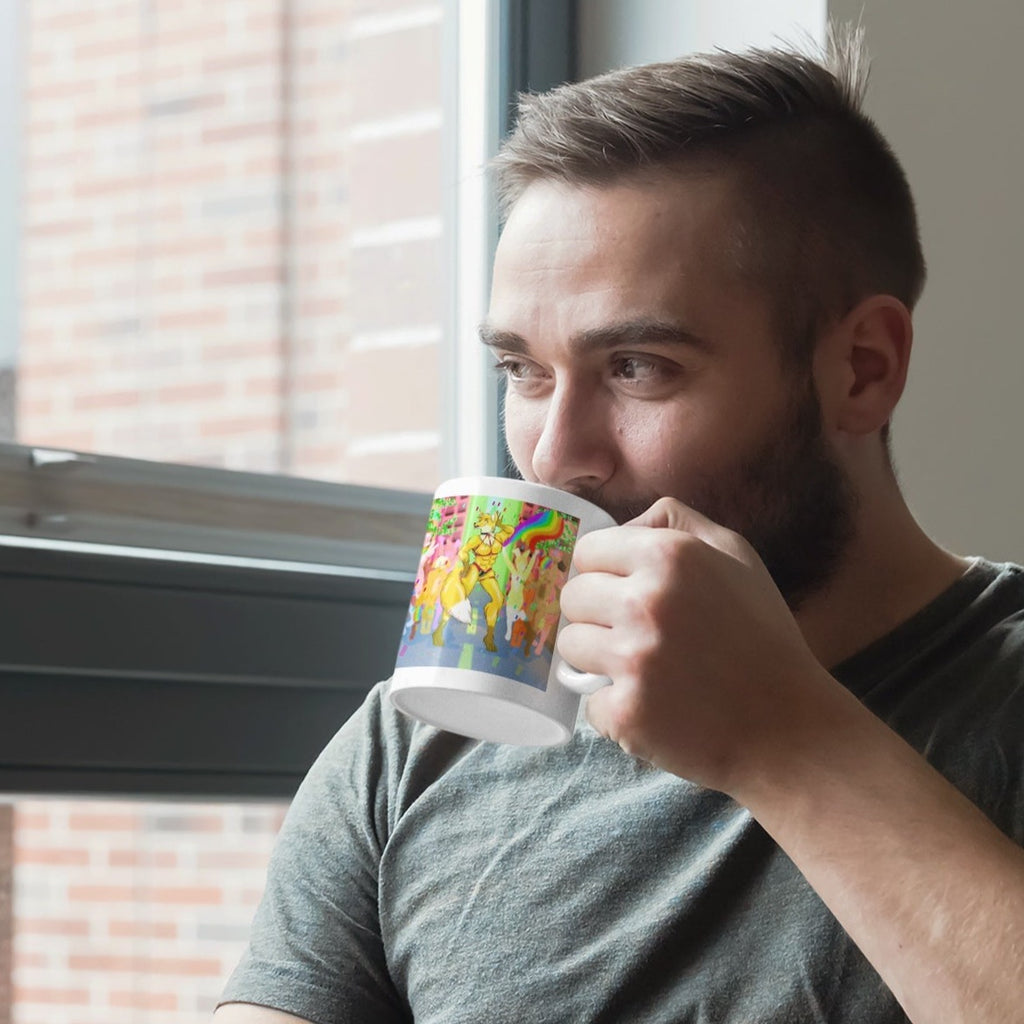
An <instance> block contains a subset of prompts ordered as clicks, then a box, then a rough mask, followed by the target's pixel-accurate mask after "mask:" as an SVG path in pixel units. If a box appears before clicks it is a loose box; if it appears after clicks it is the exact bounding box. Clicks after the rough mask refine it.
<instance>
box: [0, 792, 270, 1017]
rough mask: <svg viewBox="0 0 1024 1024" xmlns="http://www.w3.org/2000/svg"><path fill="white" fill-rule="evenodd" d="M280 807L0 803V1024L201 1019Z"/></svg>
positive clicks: (241, 929) (244, 923) (255, 891)
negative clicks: (8, 894) (0, 1023)
mask: <svg viewBox="0 0 1024 1024" xmlns="http://www.w3.org/2000/svg"><path fill="white" fill-rule="evenodd" d="M285 808H286V805H285V804H283V803H266V804H263V803H244V804H218V803H172V802H164V801H159V802H145V803H143V802H135V801H110V800H105V801H96V800H75V799H70V798H69V799H52V800H49V799H48V800H38V799H31V800H29V799H18V800H16V801H14V802H8V803H5V804H0V1021H4V1022H7V1021H8V1020H9V1021H10V1022H11V1024H195V1022H197V1021H205V1020H207V1019H209V1015H210V1013H211V1012H212V1010H213V1007H214V1005H215V1003H216V1000H217V998H218V996H219V995H220V991H221V989H222V988H223V985H224V982H225V980H226V978H227V975H228V974H229V973H230V971H231V970H232V969H233V968H234V966H235V964H236V963H237V961H238V958H239V956H240V955H241V952H242V949H243V947H244V945H245V941H246V937H247V934H248V930H249V924H250V922H251V919H252V915H253V912H254V911H255V908H256V903H257V902H258V900H259V897H260V895H261V893H262V891H263V885H264V880H265V875H266V864H267V859H268V858H269V855H270V849H271V846H272V844H273V841H274V837H275V836H276V834H277V831H278V828H279V827H280V824H281V820H282V818H283V816H284V813H285ZM5 890H6V891H8V892H13V899H12V900H10V901H6V902H5V901H4V899H3V893H4V891H5ZM4 936H7V937H8V941H7V943H6V958H5V955H4V951H5V943H4ZM5 959H6V961H7V962H6V964H5V963H4V960H5ZM8 979H9V983H8Z"/></svg>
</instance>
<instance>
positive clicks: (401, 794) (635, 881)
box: [223, 560, 1024, 1024]
mask: <svg viewBox="0 0 1024 1024" xmlns="http://www.w3.org/2000/svg"><path fill="white" fill-rule="evenodd" d="M835 674H836V676H837V678H839V679H840V680H841V681H842V682H843V683H844V684H845V685H847V686H848V687H849V688H850V689H851V690H852V691H853V692H854V693H856V694H857V695H858V696H859V697H860V698H861V699H863V700H864V701H865V702H866V704H867V705H868V706H869V707H871V708H872V709H873V710H874V711H875V712H876V713H877V714H879V715H880V716H881V717H882V718H883V719H885V720H886V721H887V722H889V723H890V724H891V725H892V726H893V727H894V728H895V729H896V730H897V731H899V732H900V733H901V734H902V735H903V736H905V737H906V738H907V739H908V740H909V741H910V742H911V743H912V744H913V745H914V746H915V747H917V748H918V749H919V750H921V751H923V752H924V753H925V754H926V756H927V757H928V759H929V760H930V761H931V762H932V763H933V764H935V765H936V766H937V767H938V768H939V769H940V770H941V771H942V772H944V773H945V774H946V776H947V777H949V778H950V779H951V780H952V781H953V782H954V783H955V784H956V785H957V786H958V787H959V788H960V789H961V790H963V791H964V792H965V793H966V794H967V795H968V796H969V797H970V798H971V799H972V800H974V801H975V802H976V803H977V804H979V805H980V806H981V807H982V808H983V809H984V810H985V811H986V813H987V814H988V815H989V816H990V817H991V818H992V819H993V820H994V821H995V822H996V823H997V824H998V825H999V827H1000V828H1002V829H1003V830H1004V831H1005V832H1006V833H1007V834H1009V835H1010V836H1011V837H1013V838H1014V839H1015V840H1016V841H1017V842H1019V843H1024V570H1021V569H1020V568H1018V567H1016V566H1011V565H993V564H991V563H988V562H984V561H980V560H979V561H977V562H976V563H975V564H974V566H973V567H972V568H971V570H970V571H969V572H968V573H967V574H966V575H965V576H964V577H963V578H962V579H961V580H959V581H958V582H957V583H956V584H954V586H953V587H952V588H950V589H949V590H948V591H946V592H945V593H944V594H942V595H941V596H940V597H939V598H937V599H936V600H935V601H934V602H932V603H931V604H930V605H929V606H928V607H926V608H925V609H923V610H922V611H921V612H920V613H918V614H917V615H916V616H914V617H913V618H912V619H911V620H910V621H908V622H906V623H905V624H903V625H902V626H900V627H899V628H897V629H896V630H895V631H894V632H893V633H891V634H889V635H888V636H887V637H885V638H883V639H882V640H880V641H878V642H877V643H875V644H872V645H871V646H870V647H869V648H868V649H866V650H864V651H862V652H861V653H859V654H857V655H856V656H855V657H853V658H851V659H849V660H848V661H846V662H845V663H844V664H842V665H841V666H839V667H838V668H837V669H836V671H835ZM386 695H387V688H386V684H385V685H382V686H378V687H377V688H376V689H375V690H374V691H373V692H372V693H371V694H370V696H369V698H368V699H367V701H366V703H365V705H364V707H363V708H362V710H361V711H360V712H359V713H358V714H357V715H356V716H354V717H353V718H352V719H351V720H350V721H349V722H347V723H346V724H345V726H344V727H343V728H342V729H341V730H340V732H339V733H338V735H337V736H336V737H335V738H334V740H333V741H332V742H331V743H330V744H329V746H328V747H327V748H326V749H325V750H324V752H323V754H322V755H321V756H320V758H319V759H318V760H317V762H316V764H315V765H314V766H313V768H312V769H311V770H310V773H309V776H308V777H307V779H306V780H305V782H304V783H303V785H302V787H301V788H300V790H299V792H298V794H297V796H296V797H295V800H294V802H293V805H292V807H291V809H290V810H289V813H288V816H287V820H286V821H285V824H284V827H283V830H282V833H281V837H280V839H279V842H278V845H277V848H276V851H275V853H274V856H273V859H272V861H271V865H270V871H269V877H268V883H267V890H266V894H265V896H264V899H263V902H262V904H261V906H260V908H259V911H258V913H257V916H256V920H255V922H254V926H253V931H252V937H251V943H250V948H249V949H248V951H247V952H246V954H245V955H244V957H243V959H242V961H241V963H240V964H239V966H238V968H237V970H236V971H235V973H234V974H233V976H232V977H231V979H230V981H229V983H228V986H227V989H226V991H225V993H224V995H223V1000H224V1001H225V1002H228V1001H239V1002H250V1003H258V1004H262V1005H266V1006H271V1007H275V1008H278V1009H281V1010H285V1011H287V1012H289V1013H293V1014H296V1015H298V1016H299V1017H304V1018H308V1019H309V1020H312V1021H315V1022H317V1024H342V1022H345V1024H387V1022H391V1021H407V1020H410V1019H415V1020H416V1021H417V1022H418V1024H460V1022H467V1024H468V1022H474V1024H479V1022H481V1021H488V1022H505V1021H507V1022H510V1024H511V1022H515V1024H522V1022H530V1024H533V1022H547V1021H550V1022H558V1024H567V1022H572V1024H576V1022H598V1021H600V1022H640V1021H642V1022H674V1024H680V1022H690V1024H755V1022H756V1024H769V1022H770V1024H783V1022H794V1024H795V1022H799V1024H809V1022H828V1024H847V1022H848V1024H879V1022H890V1021H892V1022H896V1021H905V1020H906V1019H907V1018H906V1017H905V1015H904V1014H903V1012H902V1011H901V1010H900V1008H899V1006H898V1005H897V1003H896V1001H895V999H894V998H893V997H892V995H891V994H890V993H889V991H888V990H887V989H886V988H885V986H884V985H883V983H882V982H881V980H880V979H879V977H878V975H877V974H876V973H875V971H874V970H873V969H872V968H871V967H870V966H869V964H868V963H867V961H866V960H865V959H864V957H863V956H862V955H861V954H860V952H859V950H858V949H857V948H856V947H855V946H854V945H853V943H852V942H851V941H850V939H849V938H848V936H847V935H846V933H845V932H844V931H843V929H842V928H841V927H840V926H839V925H838V923H837V922H836V921H835V919H834V918H833V917H832V915H831V914H830V913H829V912H828V910H826V908H825V907H824V905H823V904H822V903H821V901H820V900H819V899H818V897H817V895H816V894H815V893H814V892H813V891H812V890H811V888H810V887H809V886H808V885H807V883H806V882H805V881H804V879H803V877H802V876H801V875H800V874H799V872H798V871H797V870H796V869H795V868H794V866H793V864H792V863H791V861H790V860H789V858H788V857H787V856H786V855H785V854H784V853H783V852H782V851H781V850H780V849H779V848H778V847H777V846H776V845H775V843H774V842H773V841H772V840H771V839H770V838H769V837H768V836H767V835H766V833H765V832H764V831H763V830H762V829H761V827H760V826H759V825H758V824H757V822H756V821H754V820H753V818H752V817H751V815H750V814H749V812H747V811H746V810H745V809H744V808H742V807H740V806H738V805H737V804H736V803H735V802H734V801H733V800H731V799H729V798H728V797H726V796H724V795H722V794H720V793H717V792H714V791H711V790H707V789H702V788H701V787H699V786H695V785H693V784H691V783H689V782H686V781H684V780H682V779H678V778H676V777H674V776H672V775H668V774H666V773H664V772H661V771H658V770H656V769H653V768H651V767H649V766H646V765H644V764H642V763H640V762H638V761H636V760H634V759H633V758H631V757H629V756H628V755H626V754H624V753H623V752H622V751H621V750H620V749H619V748H618V747H617V746H616V745H615V744H613V743H611V742H609V741H607V740H605V739H603V738H602V737H600V736H598V735H597V734H596V733H595V732H594V731H593V730H592V729H590V728H589V727H588V726H587V725H585V724H582V725H581V727H580V728H579V729H578V730H577V733H576V735H575V737H574V738H573V740H572V741H571V742H570V743H569V744H568V745H567V746H564V747H558V748H553V749H536V748H515V747H507V746H498V745H494V744H487V743H477V742H473V741H470V740H465V739H462V738H459V737H456V736H453V735H450V734H448V733H443V732H439V731H438V730H436V729H433V728H431V727H429V726H426V725H420V724H417V723H414V722H412V721H410V720H409V719H407V718H405V717H403V716H402V715H400V714H398V713H397V712H395V711H394V710H393V709H392V708H391V706H390V703H389V702H388V701H387V699H386Z"/></svg>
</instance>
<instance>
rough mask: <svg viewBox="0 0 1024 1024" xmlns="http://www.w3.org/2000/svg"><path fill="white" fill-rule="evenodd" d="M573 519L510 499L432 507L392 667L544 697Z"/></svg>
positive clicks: (443, 501)
mask: <svg viewBox="0 0 1024 1024" xmlns="http://www.w3.org/2000/svg"><path fill="white" fill-rule="evenodd" d="M579 525H580V523H579V519H577V518H576V517H575V516H571V515H567V514H565V513H563V512H557V511H555V510H554V509H550V508H545V507H544V506H543V505H535V504H533V503H532V502H524V501H514V500H512V499H510V498H490V497H487V496H480V495H465V496H455V497H445V498H435V499H434V503H433V506H432V507H431V510H430V519H429V521H428V525H427V535H426V539H425V541H424V544H423V556H422V558H421V559H420V568H419V572H418V573H417V575H416V582H415V584H414V586H413V595H412V602H411V604H410V607H409V616H408V618H407V619H406V623H405V629H404V631H403V633H402V642H401V646H400V647H399V651H398V667H399V668H406V667H410V666H416V665H423V666H444V667H448V668H465V669H476V670H478V671H481V672H493V673H496V674H498V675H503V676H506V677H507V678H509V679H513V680H515V681H517V682H521V683H525V684H526V685H528V686H535V687H537V688H538V689H541V690H544V689H546V688H547V684H548V674H549V672H550V670H551V655H552V653H553V652H554V649H555V632H556V630H557V628H558V617H559V601H558V598H559V594H561V592H562V585H563V584H564V583H565V581H566V579H567V577H568V575H569V563H570V561H571V560H572V551H573V547H574V546H575V544H576V536H577V533H578V531H579Z"/></svg>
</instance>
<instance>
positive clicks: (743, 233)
mask: <svg viewBox="0 0 1024 1024" xmlns="http://www.w3.org/2000/svg"><path fill="white" fill-rule="evenodd" d="M867 78H868V60H867V56H866V54H865V51H864V46H863V34H862V32H861V30H860V29H853V28H844V29H836V28H833V29H832V30H831V31H830V33H829V37H828V40H827V42H826V44H825V46H824V47H823V48H822V50H821V52H819V53H811V52H803V51H800V50H798V49H792V50H788V49H754V50H749V51H745V52H742V53H731V52H726V51H716V52H714V53H710V54H703V55H698V56H693V57H685V58H680V59H678V60H674V61H667V62H664V63H658V64H647V65H642V66H638V67H629V68H623V69H620V70H618V71H612V72H610V73H608V74H604V75H601V76H599V77H596V78H591V79H589V80H587V81H583V82H574V83H571V84H568V85H563V86H559V87H558V88H556V89H553V90H551V91H550V92H546V93H541V94H537V95H529V94H527V95H522V96H521V97H520V100H519V117H518V121H517V124H516V127H515V129H514V131H513V132H512V134H511V135H510V136H509V138H508V139H507V140H506V141H505V143H504V145H503V146H502V148H501V151H500V152H499V154H498V155H497V156H496V157H495V158H494V161H493V165H492V166H493V170H494V171H495V174H496V185H497V189H498V195H499V200H500V202H501V205H502V211H503V213H504V214H506V215H507V214H508V213H509V211H510V210H511V208H512V207H513V206H514V205H515V203H516V201H517V200H518V199H519V197H520V196H521V195H522V194H523V192H524V191H525V190H526V189H527V188H528V187H529V186H530V185H531V184H532V183H534V182H536V181H556V182H562V183H564V184H567V185H570V186H584V187H585V186H595V187H601V186H607V185H612V184H621V183H628V182H629V181H631V180H639V181H646V180H653V181H657V180H658V179H659V177H661V176H664V175H680V176H685V175H687V174H696V175H718V176H723V177H725V179H726V180H727V181H730V182H732V183H733V185H734V189H733V195H734V197H735V210H736V216H735V220H734V223H733V224H732V225H731V230H727V235H728V236H729V237H727V238H726V239H724V242H725V255H726V257H727V258H728V260H729V261H730V265H731V266H734V267H735V268H736V270H737V271H738V272H739V273H740V274H742V275H743V276H744V278H745V279H748V280H749V281H751V282H752V283H753V284H755V285H758V286H761V287H763V288H764V289H765V290H766V292H767V293H768V295H769V296H770V300H771V302H772V306H773V309H774V310H775V314H776V327H777V330H778V333H779V342H780V346H781V350H782V353H783V356H784V358H787V359H790V360H794V361H795V363H796V364H797V365H799V366H802V367H804V368H807V367H808V366H809V362H810V358H811V356H812V354H813V349H814V342H815V340H816V339H817V337H818V336H819V333H820V331H821V330H822V329H823V328H824V327H825V326H826V325H827V324H829V323H831V322H835V321H836V320H838V319H840V318H841V317H842V316H844V315H845V314H846V313H847V312H849V311H850V309H852V308H853V307H854V306H855V305H856V304H857V303H858V302H859V301H860V300H861V299H863V298H866V297H868V296H869V295H873V294H887V295H892V296H895V297H896V298H898V299H899V300H900V301H901V302H903V303H904V305H906V306H907V308H908V309H913V308H914V305H915V304H916V302H917V300H918V298H919V297H920V295H921V291H922V289H923V287H924V279H925V264H924V258H923V256H922V253H921V244H920V238H919V233H918V226H917V215H916V212H915V209H914V200H913V197H912V195H911V192H910V187H909V185H908V184H907V179H906V176H905V175H904V173H903V169H902V168H901V166H900V164H899V161H898V160H897V159H896V156H895V155H894V153H893V151H892V149H891V148H890V146H889V144H888V143H887V142H886V140H885V139H884V138H883V136H882V134H881V133H880V132H879V130H878V128H877V127H876V125H875V124H874V122H873V121H872V120H871V119H870V118H869V117H867V115H866V114H865V113H864V112H863V110H862V103H863V99H864V94H865V91H866V89H867Z"/></svg>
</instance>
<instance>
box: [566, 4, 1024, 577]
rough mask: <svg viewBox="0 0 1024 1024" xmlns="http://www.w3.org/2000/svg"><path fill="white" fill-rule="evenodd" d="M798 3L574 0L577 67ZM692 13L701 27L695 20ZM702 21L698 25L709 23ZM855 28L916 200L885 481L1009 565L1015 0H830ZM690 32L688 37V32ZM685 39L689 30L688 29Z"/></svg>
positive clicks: (807, 8)
mask: <svg viewBox="0 0 1024 1024" xmlns="http://www.w3.org/2000/svg"><path fill="white" fill-rule="evenodd" d="M820 2H821V9H820V11H818V10H816V9H815V5H814V3H808V0H771V3H770V4H765V3H758V4H757V7H758V14H757V17H756V19H755V22H756V26H757V31H758V33H759V35H758V36H757V37H755V38H752V36H751V32H752V29H751V24H753V23H752V22H751V21H750V19H749V18H748V15H749V14H750V10H749V5H750V0H719V2H717V3H714V4H712V3H711V2H710V0H707V2H706V3H700V4H696V5H685V8H684V5H673V4H668V3H664V2H662V0H638V2H635V3H625V2H622V0H587V2H586V3H585V5H584V14H583V18H582V24H581V45H582V48H583V54H582V66H583V69H584V71H585V72H586V73H588V74H595V73H597V72H598V71H600V70H603V69H604V68H606V67H611V66H614V65H617V64H623V63H638V62H642V61H648V60H658V59H663V58H665V57H668V56H671V55H673V54H675V53H682V52H685V51H687V50H692V49H702V48H706V47H707V46H708V45H711V44H715V43H720V44H722V45H726V46H735V45H743V44H744V43H746V42H750V41H755V42H767V43H770V42H771V41H772V39H771V36H772V35H773V34H774V32H773V31H772V30H770V28H769V25H768V24H767V22H766V19H765V16H764V8H766V7H769V6H770V7H771V8H772V11H773V16H774V18H775V24H776V26H777V34H779V35H782V36H783V37H786V38H792V31H791V29H792V26H793V25H794V24H797V25H803V26H804V27H805V28H806V29H807V30H808V31H809V32H811V33H812V34H814V32H815V28H816V26H817V25H820V24H822V23H823V20H824V15H825V11H824V0H820ZM695 8H706V9H707V12H708V18H710V20H711V29H712V30H713V37H710V38H709V35H708V31H707V29H708V24H707V22H708V18H705V19H704V20H703V21H702V20H701V19H697V18H695V15H694V13H693V11H694V9H695ZM711 15H713V18H711ZM828 15H829V16H830V17H831V18H832V19H834V20H837V21H850V20H852V21H856V20H858V18H859V19H861V21H862V23H863V24H864V26H865V28H866V30H867V38H868V44H869V48H870V51H871V54H872V56H873V58H874V63H873V73H872V82H871V88H870V90H869V94H868V110H869V113H871V114H872V116H873V117H875V119H876V120H877V121H878V123H879V125H880V126H881V128H882V130H883V131H884V132H885V133H886V135H887V136H888V137H889V139H890V140H891V142H892V144H893V147H894V148H895V150H896V152H897V153H898V155H899V157H900V159H901V160H902V162H903V164H904V166H905V168H906V170H907V174H908V176H909V178H910V182H911V185H912V187H913V189H914V192H915V194H916V196H917V201H918V206H919V211H920V216H921V224H922V232H923V235H924V245H925V254H926V256H927V258H928V263H929V268H930V277H929V284H928V288H927V290H926V292H925V296H924V298H923V300H922V302H921V305H920V307H919V309H918V315H917V317H916V324H917V340H916V345H915V351H914V359H913V364H912V371H911V378H910V384H909V387H908V390H907V393H906V395H905V396H904V399H903V402H902V404H901V406H900V410H899V412H898V414H897V418H896V421H895V434H894V437H895V448H896V458H897V465H898V469H899V472H900V477H901V479H902V481H903V484H904V489H905V491H906V493H907V496H908V499H909V501H910V503H911V506H912V507H913V509H914V511H915V512H916V513H917V515H918V517H919V519H920V520H921V521H922V522H923V523H924V525H925V526H926V527H927V528H928V529H929V530H930V531H931V532H932V533H933V534H934V535H935V536H936V537H937V539H939V540H940V541H941V542H943V543H945V544H947V545H949V546H950V547H952V548H954V549H956V550H959V551H961V552H968V553H974V554H984V555H988V556H989V557H992V558H997V559H1013V560H1016V561H1024V473H1022V471H1021V468H1020V466H1021V461H1022V458H1021V454H1020V446H1021V439H1022V437H1024V396H1022V395H1021V391H1022V384H1024V341H1022V340H1021V338H1020V333H1021V332H1020V327H1019V323H1018V320H1019V317H1018V310H1017V305H1016V301H1017V295H1018V293H1019V292H1020V290H1021V277H1022V274H1021V266H1022V262H1024V256H1022V252H1024V204H1022V203H1021V201H1020V198H1019V191H1020V187H1021V182H1024V118H1022V115H1021V108H1020V100H1019V97H1020V95H1021V91H1022V90H1021V85H1020V81H1019V72H1018V71H1017V70H1016V66H1017V64H1016V59H1015V58H1016V57H1017V50H1018V49H1019V47H1020V45H1021V41H1022V40H1024V5H1021V4H1019V3H1018V2H1017V0H973V2H972V3H970V4H966V3H960V4H938V3H935V2H934V0H831V2H830V3H828ZM691 30H693V31H691ZM688 33H689V34H688Z"/></svg>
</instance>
